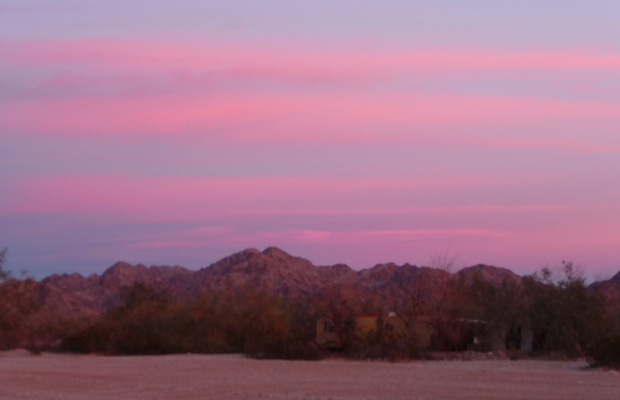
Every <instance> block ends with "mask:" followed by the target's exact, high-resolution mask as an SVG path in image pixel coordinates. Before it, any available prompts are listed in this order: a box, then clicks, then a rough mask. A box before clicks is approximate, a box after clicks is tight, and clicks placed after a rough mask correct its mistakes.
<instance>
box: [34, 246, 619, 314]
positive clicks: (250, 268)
mask: <svg viewBox="0 0 620 400" xmlns="http://www.w3.org/2000/svg"><path fill="white" fill-rule="evenodd" d="M451 275H458V276H461V277H462V278H463V279H464V281H465V282H466V283H471V282H472V281H473V279H474V276H477V277H478V278H479V279H482V280H484V281H486V282H488V283H490V284H491V285H493V286H495V287H501V286H502V284H503V283H504V282H508V283H513V284H519V283H520V282H521V280H522V278H521V277H520V276H519V275H517V274H515V273H514V272H512V271H511V270H509V269H507V268H501V267H495V266H491V265H485V264H477V265H474V266H471V267H467V268H463V269H462V270H460V271H458V272H455V273H451V272H448V271H445V270H442V269H436V268H430V267H425V266H416V265H411V264H408V263H405V264H403V265H397V264H395V263H393V262H389V263H384V264H376V265H375V266H373V267H370V268H366V269H361V270H358V271H355V270H353V269H351V268H350V267H349V266H347V265H346V264H335V265H330V266H316V265H314V264H312V263H311V262H310V261H309V260H307V259H304V258H302V257H296V256H292V255H290V254H289V253H287V252H285V251H284V250H281V249H279V248H277V247H268V248H266V249H265V250H263V251H262V252H261V251H259V250H257V249H253V248H249V249H245V250H242V251H239V252H237V253H233V254H231V255H229V256H227V257H224V258H222V259H220V260H218V261H216V262H214V263H212V264H210V265H209V266H207V267H204V268H201V269H199V270H197V271H192V270H189V269H186V268H183V267H179V266H173V267H171V266H150V267H146V266H144V265H142V264H136V265H131V264H129V263H126V262H122V261H119V262H117V263H115V264H113V265H112V266H110V267H109V268H108V269H106V270H105V271H104V272H103V273H102V274H101V275H97V274H91V275H89V276H88V277H84V276H82V275H81V274H79V273H73V274H61V275H59V274H54V275H51V276H49V277H47V278H45V279H43V280H42V281H41V289H40V294H39V299H40V302H41V304H42V307H43V308H45V309H48V310H50V311H53V310H55V311H57V312H59V313H62V314H68V315H75V316H92V315H96V314H98V313H101V312H103V311H105V310H107V309H110V308H112V307H115V306H118V305H120V304H121V301H122V289H123V288H125V287H129V286H131V285H133V284H134V283H136V282H140V283H143V284H144V285H146V286H150V287H153V288H155V289H158V290H164V291H167V292H168V293H169V294H170V295H172V296H175V297H178V298H191V297H193V296H196V295H198V294H199V293H201V292H205V291H207V292H210V291H221V290H226V289H227V288H239V287H243V286H244V285H252V286H253V287H255V288H260V289H262V290H266V291H268V292H270V293H273V294H276V295H279V296H283V297H290V298H297V297H300V296H321V293H323V292H325V290H326V289H328V288H330V287H335V286H340V287H346V288H348V289H347V290H348V291H349V292H350V293H351V295H352V296H357V297H360V298H365V297H367V296H370V293H374V294H375V295H376V296H378V297H379V298H383V297H386V296H387V295H392V294H394V293H397V294H398V293H400V294H401V295H404V294H405V293H407V292H408V291H410V290H411V288H412V287H416V286H420V285H422V286H425V287H426V290H428V291H429V293H432V292H433V290H434V288H435V287H436V285H438V284H440V282H442V281H445V279H447V278H448V277H449V276H451ZM590 288H592V289H597V290H600V291H601V292H603V293H604V294H605V296H606V297H607V298H608V299H610V300H612V301H618V303H620V273H618V274H616V275H615V276H614V277H613V278H612V279H610V280H608V281H603V282H596V283H594V284H592V285H590Z"/></svg>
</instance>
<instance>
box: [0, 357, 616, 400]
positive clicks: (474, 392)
mask: <svg viewBox="0 0 620 400" xmlns="http://www.w3.org/2000/svg"><path fill="white" fill-rule="evenodd" d="M257 398H260V399H334V400H335V399H614V400H617V399H620V374H618V373H617V372H615V371H605V370H592V369H587V368H586V363H584V362H560V361H531V360H522V361H497V360H494V361H413V362H401V363H387V362H364V361H360V362H358V361H344V360H324V361H317V362H305V361H258V360H251V359H247V358H244V357H242V356H238V355H173V356H153V357H148V356H140V357H104V356H94V355H70V354H47V353H44V354H42V355H40V356H33V355H30V354H28V353H27V352H26V351H24V350H14V351H9V352H1V353H0V399H7V400H8V399H81V400H82V399H257Z"/></svg>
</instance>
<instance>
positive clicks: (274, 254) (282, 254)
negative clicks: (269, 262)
mask: <svg viewBox="0 0 620 400" xmlns="http://www.w3.org/2000/svg"><path fill="white" fill-rule="evenodd" d="M263 255H265V256H268V257H271V258H293V256H291V255H290V254H288V253H287V252H286V251H284V250H282V249H279V248H277V247H273V246H271V247H267V248H266V249H265V250H263Z"/></svg>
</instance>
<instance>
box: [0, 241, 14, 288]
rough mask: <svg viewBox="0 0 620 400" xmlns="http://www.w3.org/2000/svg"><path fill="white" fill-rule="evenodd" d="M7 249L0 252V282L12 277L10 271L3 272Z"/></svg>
mask: <svg viewBox="0 0 620 400" xmlns="http://www.w3.org/2000/svg"><path fill="white" fill-rule="evenodd" d="M6 253H7V248H6V247H5V248H4V249H2V250H1V251H0V282H4V281H7V280H9V279H11V278H12V277H13V274H12V273H11V271H8V270H5V269H4V265H5V264H6Z"/></svg>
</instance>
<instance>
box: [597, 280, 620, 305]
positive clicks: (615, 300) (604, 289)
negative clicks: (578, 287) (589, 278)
mask: <svg viewBox="0 0 620 400" xmlns="http://www.w3.org/2000/svg"><path fill="white" fill-rule="evenodd" d="M590 289H591V290H596V291H598V292H599V293H602V294H603V296H604V297H605V299H606V300H607V302H608V303H609V304H611V305H615V306H616V308H617V309H619V310H620V272H618V273H617V274H616V275H614V276H613V277H612V278H611V279H609V280H606V281H599V282H594V283H593V284H592V285H590Z"/></svg>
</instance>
